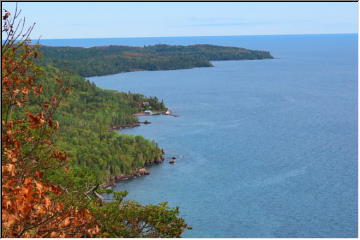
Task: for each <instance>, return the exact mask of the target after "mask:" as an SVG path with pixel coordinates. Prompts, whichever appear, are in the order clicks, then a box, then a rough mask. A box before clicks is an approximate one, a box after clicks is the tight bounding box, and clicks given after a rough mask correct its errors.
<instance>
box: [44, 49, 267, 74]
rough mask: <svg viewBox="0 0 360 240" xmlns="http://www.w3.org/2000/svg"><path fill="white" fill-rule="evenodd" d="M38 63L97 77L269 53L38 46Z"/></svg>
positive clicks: (207, 65)
mask: <svg viewBox="0 0 360 240" xmlns="http://www.w3.org/2000/svg"><path fill="white" fill-rule="evenodd" d="M40 51H41V52H42V53H43V54H44V58H42V60H41V61H40V63H41V64H42V65H46V64H51V65H54V66H56V67H59V68H61V69H69V70H71V71H73V72H75V73H78V74H80V75H81V76H85V77H89V76H100V75H107V74H114V73H120V72H131V71H139V70H150V71H154V70H173V69H186V68H194V67H211V66H212V64H211V63H210V61H213V60H243V59H250V60H252V59H265V58H273V57H272V56H271V54H270V53H269V52H266V51H257V50H249V49H245V48H237V47H223V46H215V45H207V44H201V45H191V46H170V45H165V44H158V45H154V46H144V47H128V46H106V47H91V48H81V47H48V46H41V47H40Z"/></svg>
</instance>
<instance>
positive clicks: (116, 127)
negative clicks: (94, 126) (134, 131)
mask: <svg viewBox="0 0 360 240" xmlns="http://www.w3.org/2000/svg"><path fill="white" fill-rule="evenodd" d="M150 123H151V122H149V121H147V120H145V121H144V122H136V123H131V124H124V125H117V126H112V127H111V128H109V131H113V130H121V129H125V128H134V127H139V126H140V125H141V124H150Z"/></svg>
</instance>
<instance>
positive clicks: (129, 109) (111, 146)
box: [29, 66, 165, 182]
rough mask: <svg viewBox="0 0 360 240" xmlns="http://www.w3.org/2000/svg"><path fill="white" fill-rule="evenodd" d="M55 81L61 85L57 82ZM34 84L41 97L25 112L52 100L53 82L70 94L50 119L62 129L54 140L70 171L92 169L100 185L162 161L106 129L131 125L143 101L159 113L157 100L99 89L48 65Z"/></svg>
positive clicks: (155, 151) (143, 143)
mask: <svg viewBox="0 0 360 240" xmlns="http://www.w3.org/2000/svg"><path fill="white" fill-rule="evenodd" d="M60 76H61V79H64V80H59V79H60ZM50 79H56V81H52V80H50ZM39 82H40V83H41V84H42V85H44V90H43V94H42V95H41V96H40V98H33V99H30V103H31V104H30V108H32V109H29V111H31V110H32V111H33V110H35V109H36V108H39V103H40V102H43V101H45V99H50V98H51V97H50V96H54V95H55V94H56V92H57V91H58V89H59V87H58V84H59V83H58V82H61V84H62V85H64V86H66V88H70V89H71V90H70V91H69V93H68V95H67V96H64V97H63V99H62V103H61V104H60V106H59V108H58V109H57V112H56V114H55V115H54V120H57V121H58V122H59V123H60V128H61V130H60V131H58V132H57V134H56V135H55V136H54V137H53V141H54V142H55V143H56V144H57V145H58V146H59V147H61V148H62V149H63V150H65V151H66V152H67V155H68V159H69V161H70V165H71V166H73V167H75V166H77V167H81V168H84V169H91V172H92V174H93V175H94V177H95V178H96V179H97V180H98V181H99V182H104V181H107V180H108V179H109V178H110V176H116V175H120V174H122V173H130V172H131V171H132V170H133V169H136V168H141V167H143V166H144V165H145V164H150V163H152V162H154V161H155V160H158V159H160V158H161V157H162V152H161V150H160V149H159V148H158V146H157V144H156V143H154V142H152V141H149V140H147V139H145V138H143V137H141V136H130V135H123V134H119V133H117V132H115V131H110V130H109V129H110V128H111V127H112V126H118V125H124V124H133V123H136V122H137V118H136V117H135V116H133V114H134V113H136V112H139V111H142V110H144V107H142V103H143V102H149V106H150V107H151V109H153V110H157V111H164V110H165V106H164V104H163V103H161V102H159V101H158V99H157V98H156V97H152V98H146V97H144V96H143V95H141V94H132V93H121V92H117V91H110V90H103V89H100V88H98V87H96V86H95V84H93V83H91V82H89V81H87V80H85V79H84V78H82V77H80V76H78V75H74V74H69V73H66V72H63V71H60V70H58V69H56V68H54V67H50V66H48V67H45V68H44V71H43V77H42V78H41V79H39Z"/></svg>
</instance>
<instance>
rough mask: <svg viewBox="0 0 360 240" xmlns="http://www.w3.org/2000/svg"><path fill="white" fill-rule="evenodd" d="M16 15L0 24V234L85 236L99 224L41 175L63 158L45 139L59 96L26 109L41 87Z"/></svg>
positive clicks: (22, 24)
mask: <svg viewBox="0 0 360 240" xmlns="http://www.w3.org/2000/svg"><path fill="white" fill-rule="evenodd" d="M19 14H20V11H18V10H17V9H16V10H15V12H14V15H13V16H11V13H10V12H9V11H6V10H5V14H4V15H3V26H2V34H3V36H4V35H6V36H7V38H6V40H5V41H4V42H3V44H2V58H1V62H2V65H1V70H2V76H1V80H2V81H1V86H2V109H1V111H2V123H1V124H2V132H1V138H2V148H1V154H2V160H1V163H2V169H1V170H2V192H1V195H2V237H91V236H94V235H95V234H97V233H98V232H99V226H98V225H97V224H96V221H95V219H94V217H93V216H92V214H91V213H90V211H89V210H88V209H86V208H82V209H81V208H78V207H74V206H69V205H67V204H66V203H64V202H62V201H61V199H62V198H64V195H65V194H66V193H64V192H63V191H62V190H61V189H60V188H59V186H56V185H52V184H49V183H47V182H46V181H44V179H43V171H44V170H45V169H47V168H52V167H60V166H62V165H63V163H64V161H66V153H64V152H61V151H58V150H57V149H56V146H55V145H54V144H53V142H52V141H51V135H52V134H53V132H54V131H55V130H56V129H57V128H58V127H59V123H58V122H55V121H53V120H52V116H53V114H54V112H55V111H56V109H57V107H58V105H59V102H60V98H61V96H63V95H60V96H53V97H52V98H51V99H49V101H47V102H41V103H39V105H38V109H37V111H36V112H34V111H33V112H31V111H29V108H28V102H29V99H30V98H39V96H40V95H41V94H42V91H43V86H41V85H39V84H37V78H38V77H39V74H41V70H40V69H39V68H38V67H37V66H36V65H34V63H33V61H34V59H35V58H37V57H38V55H39V54H38V51H37V50H36V47H35V46H31V45H30V44H29V43H30V40H29V34H30V33H31V30H32V28H33V25H32V26H31V27H29V28H26V27H25V19H19ZM59 84H60V83H59ZM59 89H60V92H63V93H65V92H66V90H67V89H63V88H61V87H60V88H59Z"/></svg>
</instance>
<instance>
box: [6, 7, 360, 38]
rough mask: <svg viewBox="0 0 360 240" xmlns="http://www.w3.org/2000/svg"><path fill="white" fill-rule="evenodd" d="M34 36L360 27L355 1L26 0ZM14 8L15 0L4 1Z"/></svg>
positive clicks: (229, 33)
mask: <svg viewBox="0 0 360 240" xmlns="http://www.w3.org/2000/svg"><path fill="white" fill-rule="evenodd" d="M18 7H19V8H20V9H22V14H21V15H22V16H23V17H25V18H26V21H27V23H29V24H30V23H33V22H35V23H36V26H35V29H34V30H33V32H32V35H31V38H32V39H38V38H39V37H40V38H41V39H64V38H116V37H119V38H121V37H169V36H171V37H173V36H234V35H274V34H328V33H357V32H358V3H355V2H285V3H283V2H268V3H267V2H167V3H166V2H20V3H19V4H18ZM2 8H3V9H7V10H9V11H10V12H12V11H14V9H15V3H14V2H5V3H4V2H2Z"/></svg>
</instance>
